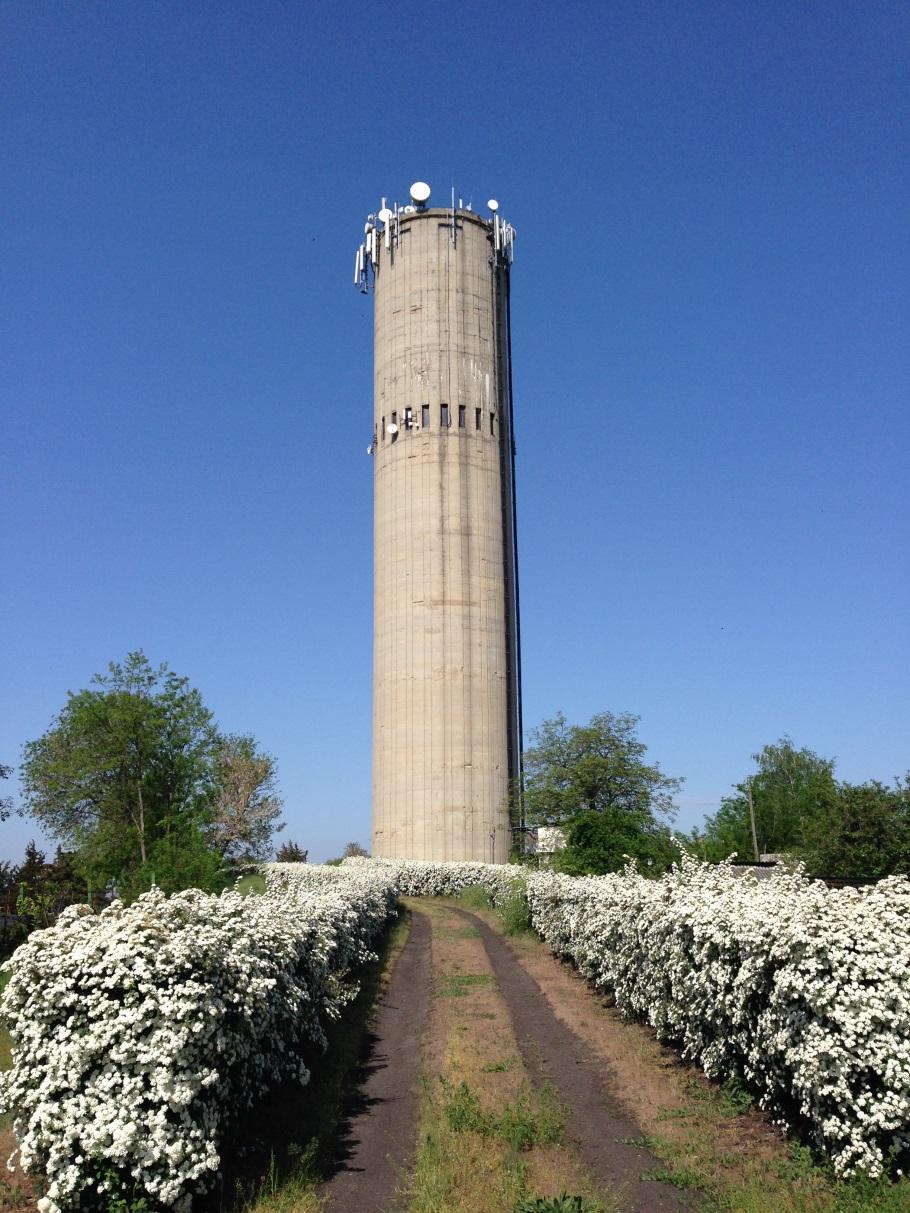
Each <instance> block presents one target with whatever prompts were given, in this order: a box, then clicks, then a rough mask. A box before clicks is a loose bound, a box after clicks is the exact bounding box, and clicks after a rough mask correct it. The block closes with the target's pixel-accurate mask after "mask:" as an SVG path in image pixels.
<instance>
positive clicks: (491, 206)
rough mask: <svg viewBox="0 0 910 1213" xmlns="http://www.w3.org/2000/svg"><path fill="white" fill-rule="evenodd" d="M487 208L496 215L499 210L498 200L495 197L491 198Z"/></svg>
mask: <svg viewBox="0 0 910 1213" xmlns="http://www.w3.org/2000/svg"><path fill="white" fill-rule="evenodd" d="M487 210H489V211H492V212H493V214H494V215H495V214H496V212H497V211H498V210H499V203H498V202H497V201H496V199H495V198H491V199H490V201H489V202H488V203H487Z"/></svg>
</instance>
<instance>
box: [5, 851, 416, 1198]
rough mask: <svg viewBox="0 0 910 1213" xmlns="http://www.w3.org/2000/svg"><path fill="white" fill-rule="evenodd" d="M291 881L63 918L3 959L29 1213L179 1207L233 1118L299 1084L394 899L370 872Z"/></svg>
mask: <svg viewBox="0 0 910 1213" xmlns="http://www.w3.org/2000/svg"><path fill="white" fill-rule="evenodd" d="M291 867H297V868H298V869H301V868H303V867H304V865H274V866H273V870H272V871H271V872H270V873H269V874H268V876H267V891H266V892H265V893H264V894H262V895H261V896H258V897H257V896H253V897H246V898H244V897H241V896H240V895H239V894H237V893H226V894H224V895H222V896H221V897H212V896H209V895H206V894H204V893H200V892H196V891H190V892H186V893H179V894H177V895H175V896H173V897H165V896H164V895H163V894H162V893H160V892H159V891H157V890H156V891H153V892H151V893H147V894H146V895H145V896H143V897H141V898H139V900H138V901H136V902H135V903H134V904H133V905H131V906H128V907H125V906H123V905H122V904H120V903H119V902H115V903H114V904H113V905H112V906H110V907H109V908H108V909H106V910H104V911H102V912H101V913H100V914H97V915H96V914H93V913H92V912H91V911H90V910H89V909H88V907H86V906H72V907H70V908H69V909H67V910H65V911H64V912H63V914H62V915H61V916H60V918H59V920H58V921H57V923H56V925H55V926H54V927H52V928H51V929H50V930H46V931H36V932H35V933H34V934H32V935H31V936H30V938H29V939H28V941H27V942H26V943H25V944H23V946H22V947H20V948H19V950H18V951H17V952H16V953H15V955H14V957H13V960H12V970H13V976H12V979H11V981H10V983H9V985H8V986H7V989H6V991H5V993H4V998H3V1004H2V1010H3V1014H4V1016H5V1017H6V1018H7V1020H8V1021H9V1024H10V1030H11V1035H12V1038H13V1047H14V1053H13V1056H14V1065H13V1068H12V1069H11V1070H10V1071H8V1072H7V1073H6V1074H4V1075H0V1106H2V1107H3V1108H5V1109H6V1110H11V1111H12V1112H13V1113H14V1115H15V1121H14V1128H15V1132H16V1136H17V1138H18V1142H19V1153H20V1158H21V1164H22V1166H23V1167H24V1168H26V1169H28V1170H30V1171H31V1172H33V1173H36V1174H38V1173H41V1172H43V1173H44V1174H45V1175H46V1177H47V1181H48V1186H47V1191H46V1194H45V1195H44V1196H43V1197H42V1198H41V1200H40V1201H39V1208H40V1209H41V1211H42V1213H55V1210H56V1209H58V1208H73V1207H76V1206H81V1207H83V1208H84V1207H91V1206H97V1205H102V1204H106V1203H108V1202H109V1201H110V1200H111V1199H113V1198H115V1197H118V1196H120V1197H122V1198H123V1199H125V1200H127V1201H128V1202H129V1201H130V1200H131V1199H133V1198H134V1197H137V1196H139V1195H142V1196H144V1197H146V1198H147V1199H150V1200H151V1201H152V1202H153V1203H155V1204H158V1205H161V1206H164V1207H167V1208H174V1209H176V1210H186V1209H187V1208H188V1207H189V1204H190V1201H191V1198H192V1195H193V1194H195V1193H197V1192H199V1191H202V1190H204V1189H205V1188H206V1187H208V1186H210V1184H211V1182H212V1181H213V1179H214V1177H215V1175H216V1174H217V1171H218V1167H219V1163H220V1156H219V1146H220V1142H221V1139H222V1135H223V1132H224V1129H225V1127H226V1126H227V1124H228V1123H229V1121H230V1120H231V1119H232V1117H234V1116H235V1115H236V1113H237V1112H238V1111H239V1110H240V1109H242V1108H244V1107H246V1106H249V1105H251V1104H252V1103H253V1102H254V1101H255V1100H256V1099H258V1098H259V1097H260V1096H261V1095H262V1093H263V1091H264V1089H265V1088H266V1087H268V1086H269V1085H271V1084H273V1083H276V1082H280V1081H282V1080H296V1081H299V1082H301V1083H305V1082H306V1081H307V1080H308V1078H309V1074H308V1072H307V1069H306V1066H305V1064H304V1061H303V1055H304V1052H305V1051H306V1050H307V1049H308V1048H312V1047H313V1046H314V1045H319V1044H320V1043H322V1042H324V1039H325V1037H324V1031H323V1025H324V1023H325V1021H326V1020H327V1019H329V1018H332V1017H333V1016H335V1015H337V1014H338V1012H339V1009H340V1007H341V1005H342V1004H343V1002H345V1001H346V1000H347V999H348V998H349V997H351V995H352V993H353V987H352V985H351V982H350V981H349V980H348V978H347V974H348V973H349V971H350V970H352V969H354V968H356V966H357V965H358V964H360V963H361V962H362V961H363V960H364V959H365V958H366V957H368V956H369V955H370V944H371V941H372V940H373V938H374V937H375V935H376V934H377V932H378V931H379V930H380V929H381V928H382V926H383V924H384V923H385V922H386V920H387V918H388V917H389V915H390V914H391V913H393V911H394V904H395V899H396V894H395V888H394V884H393V881H392V880H391V879H390V874H389V873H388V872H387V871H385V870H383V869H380V868H375V867H374V868H371V869H365V868H364V869H360V870H358V871H356V872H353V871H352V872H348V873H345V874H344V875H343V876H342V875H340V874H339V873H338V871H337V870H336V869H318V870H317V871H318V872H319V875H316V874H315V872H314V870H312V869H311V870H309V871H306V870H304V871H300V870H298V871H295V872H291V871H288V870H286V869H288V868H291ZM282 868H284V869H285V870H282ZM328 873H331V875H329V874H328Z"/></svg>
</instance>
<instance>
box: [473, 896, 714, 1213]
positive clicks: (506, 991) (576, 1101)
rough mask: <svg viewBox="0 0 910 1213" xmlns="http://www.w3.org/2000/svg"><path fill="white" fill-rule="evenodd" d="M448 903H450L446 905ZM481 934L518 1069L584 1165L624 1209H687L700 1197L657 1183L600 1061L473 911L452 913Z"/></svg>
mask: <svg viewBox="0 0 910 1213" xmlns="http://www.w3.org/2000/svg"><path fill="white" fill-rule="evenodd" d="M453 908H454V907H453ZM455 913H456V914H458V915H459V916H460V917H462V918H464V919H466V920H468V921H469V922H470V923H471V924H472V925H473V926H476V927H477V929H478V930H479V931H480V936H481V939H482V940H483V943H484V947H485V948H486V951H487V956H488V957H489V960H490V964H491V966H492V969H493V972H494V973H495V975H496V981H497V983H498V985H499V990H500V993H501V994H502V997H503V999H504V1000H505V1002H506V1005H507V1006H508V1008H509V1014H510V1015H511V1017H512V1023H513V1027H514V1031H515V1038H516V1040H517V1042H518V1048H519V1051H520V1053H521V1057H522V1061H523V1062H524V1065H525V1068H526V1069H527V1071H528V1073H529V1074H530V1075H531V1077H532V1079H533V1081H535V1082H536V1083H543V1082H549V1083H550V1084H551V1085H552V1086H553V1087H554V1089H555V1090H556V1091H557V1092H558V1094H559V1097H560V1099H561V1100H562V1101H563V1102H564V1103H566V1104H567V1105H568V1106H569V1107H570V1108H571V1116H570V1118H569V1122H568V1130H569V1134H570V1135H571V1137H573V1138H574V1140H575V1141H576V1142H577V1144H578V1148H579V1152H580V1154H581V1157H582V1159H583V1160H584V1163H585V1165H586V1166H587V1168H588V1170H589V1171H590V1173H591V1174H592V1176H594V1177H595V1178H596V1179H597V1180H598V1181H599V1182H600V1183H602V1184H603V1185H604V1186H605V1187H608V1188H610V1189H613V1190H615V1191H617V1192H618V1193H619V1194H620V1195H621V1198H622V1201H623V1209H624V1213H684V1211H685V1213H690V1211H691V1210H693V1209H696V1208H698V1205H699V1203H700V1202H698V1201H697V1199H695V1198H693V1196H692V1195H691V1194H684V1193H683V1192H681V1191H679V1190H678V1189H677V1188H674V1187H672V1186H670V1185H669V1184H664V1183H661V1182H659V1181H658V1180H649V1179H642V1174H643V1173H645V1172H647V1171H650V1170H658V1171H660V1170H664V1169H665V1164H664V1163H663V1162H662V1160H661V1159H659V1158H658V1157H657V1156H656V1155H655V1154H652V1153H651V1152H650V1151H649V1150H647V1149H644V1148H642V1147H640V1146H634V1145H628V1144H626V1143H627V1142H629V1141H635V1140H637V1139H639V1138H640V1137H641V1136H642V1130H641V1128H640V1127H639V1126H638V1125H637V1124H636V1123H635V1122H634V1121H633V1120H631V1119H630V1118H629V1116H628V1115H627V1114H626V1113H625V1112H624V1110H623V1109H622V1107H621V1106H620V1104H619V1101H618V1100H617V1098H616V1096H615V1094H613V1093H611V1092H610V1090H609V1088H608V1087H607V1086H605V1084H604V1072H603V1062H602V1061H601V1060H600V1059H598V1058H597V1057H596V1056H595V1055H594V1054H593V1053H592V1052H591V1051H590V1049H589V1048H588V1047H587V1046H586V1045H585V1043H584V1042H583V1041H582V1040H581V1039H580V1038H579V1037H578V1036H576V1035H575V1033H574V1032H573V1031H571V1029H570V1028H568V1027H567V1026H566V1025H565V1024H564V1023H563V1022H562V1021H561V1020H559V1019H557V1017H556V1015H555V1014H554V1012H553V1010H552V1009H551V1007H550V1004H549V1003H548V1002H547V1000H546V998H545V996H544V994H543V992H542V991H541V989H540V987H539V986H538V985H537V983H536V982H535V981H534V979H533V978H532V977H531V976H530V975H529V974H528V973H527V972H526V971H525V970H524V968H523V967H522V965H521V963H520V962H519V960H518V958H517V957H516V956H515V953H514V952H513V951H512V949H511V948H510V947H509V945H508V944H507V943H506V941H505V940H504V939H503V938H502V937H501V936H500V935H499V934H498V933H497V932H496V931H494V930H493V929H492V928H491V927H490V926H488V925H487V923H485V922H484V921H483V919H482V918H481V917H480V916H479V915H477V914H472V913H470V912H469V911H467V910H460V909H459V910H455Z"/></svg>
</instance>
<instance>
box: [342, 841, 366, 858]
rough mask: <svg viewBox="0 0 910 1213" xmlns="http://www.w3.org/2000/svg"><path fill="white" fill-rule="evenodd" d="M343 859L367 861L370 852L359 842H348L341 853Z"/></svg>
mask: <svg viewBox="0 0 910 1213" xmlns="http://www.w3.org/2000/svg"><path fill="white" fill-rule="evenodd" d="M341 856H342V858H343V859H369V856H370V852H369V851H368V850H367V849H366V847H362V846H361V845H360V843H359V842H349V843H347V844H346V845H345V848H344V850H343V851H342V852H341Z"/></svg>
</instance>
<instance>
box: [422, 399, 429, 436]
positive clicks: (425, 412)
mask: <svg viewBox="0 0 910 1213" xmlns="http://www.w3.org/2000/svg"><path fill="white" fill-rule="evenodd" d="M420 426H421V429H424V430H428V429H429V428H430V406H429V405H428V404H422V405H421V406H420Z"/></svg>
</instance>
